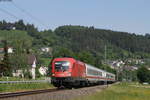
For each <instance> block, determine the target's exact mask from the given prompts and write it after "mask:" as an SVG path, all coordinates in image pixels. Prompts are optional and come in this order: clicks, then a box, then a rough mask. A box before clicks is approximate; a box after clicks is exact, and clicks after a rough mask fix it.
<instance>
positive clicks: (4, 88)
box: [0, 83, 53, 93]
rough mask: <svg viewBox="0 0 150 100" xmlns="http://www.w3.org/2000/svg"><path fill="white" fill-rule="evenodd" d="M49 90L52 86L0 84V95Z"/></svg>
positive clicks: (40, 84)
mask: <svg viewBox="0 0 150 100" xmlns="http://www.w3.org/2000/svg"><path fill="white" fill-rule="evenodd" d="M49 88H53V86H52V85H51V84H49V83H23V84H0V93H3V92H16V91H28V90H37V89H49Z"/></svg>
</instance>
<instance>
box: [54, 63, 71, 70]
mask: <svg viewBox="0 0 150 100" xmlns="http://www.w3.org/2000/svg"><path fill="white" fill-rule="evenodd" d="M69 66H70V62H68V61H57V62H55V70H56V71H67V70H68V69H69Z"/></svg>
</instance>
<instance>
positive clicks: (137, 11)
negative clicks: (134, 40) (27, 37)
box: [0, 0, 150, 34]
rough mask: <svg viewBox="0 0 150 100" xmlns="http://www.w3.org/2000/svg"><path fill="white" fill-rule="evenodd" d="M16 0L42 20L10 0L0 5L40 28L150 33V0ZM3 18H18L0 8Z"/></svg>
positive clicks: (0, 14) (0, 15) (9, 19)
mask: <svg viewBox="0 0 150 100" xmlns="http://www.w3.org/2000/svg"><path fill="white" fill-rule="evenodd" d="M13 2H14V3H15V4H17V5H18V6H20V7H21V8H23V9H24V10H26V11H27V12H29V13H31V14H32V15H33V16H35V17H36V18H37V19H38V20H40V22H39V21H36V20H35V19H33V18H30V17H29V16H27V15H26V14H25V13H24V12H22V11H20V10H19V9H17V8H16V7H15V6H14V5H13V4H12V3H10V2H0V8H2V9H5V10H7V11H9V12H10V13H12V14H13V15H15V16H17V18H18V19H23V20H24V21H25V22H26V23H33V24H35V25H36V26H37V27H38V28H39V29H48V28H50V29H55V28H56V27H58V26H61V25H83V26H94V27H96V28H100V29H111V30H115V31H125V32H131V33H136V34H145V33H150V12H149V11H150V6H149V5H150V0H13ZM3 19H5V20H7V21H11V22H14V21H16V20H18V19H15V18H13V17H11V16H9V15H7V14H5V13H3V12H1V11H0V20H3ZM41 23H42V24H41ZM43 24H44V25H43Z"/></svg>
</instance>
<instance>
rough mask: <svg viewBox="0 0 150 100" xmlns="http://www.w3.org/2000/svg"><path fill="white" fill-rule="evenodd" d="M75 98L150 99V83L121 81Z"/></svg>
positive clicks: (110, 99)
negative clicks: (91, 93) (96, 91)
mask: <svg viewBox="0 0 150 100" xmlns="http://www.w3.org/2000/svg"><path fill="white" fill-rule="evenodd" d="M75 100H150V85H139V84H138V85H137V84H133V83H132V84H131V83H130V84H129V83H120V84H117V85H113V86H111V87H109V88H107V89H106V90H104V91H102V92H99V93H95V94H93V95H90V96H85V97H79V98H77V99H75Z"/></svg>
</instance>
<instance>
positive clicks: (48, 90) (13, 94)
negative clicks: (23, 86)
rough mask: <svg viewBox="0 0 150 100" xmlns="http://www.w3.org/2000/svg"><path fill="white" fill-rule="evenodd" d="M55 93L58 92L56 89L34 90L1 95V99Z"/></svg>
mask: <svg viewBox="0 0 150 100" xmlns="http://www.w3.org/2000/svg"><path fill="white" fill-rule="evenodd" d="M55 91H58V89H57V88H54V89H43V90H33V91H24V92H13V93H0V99H1V98H9V97H16V96H24V95H32V94H39V93H47V92H55Z"/></svg>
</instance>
